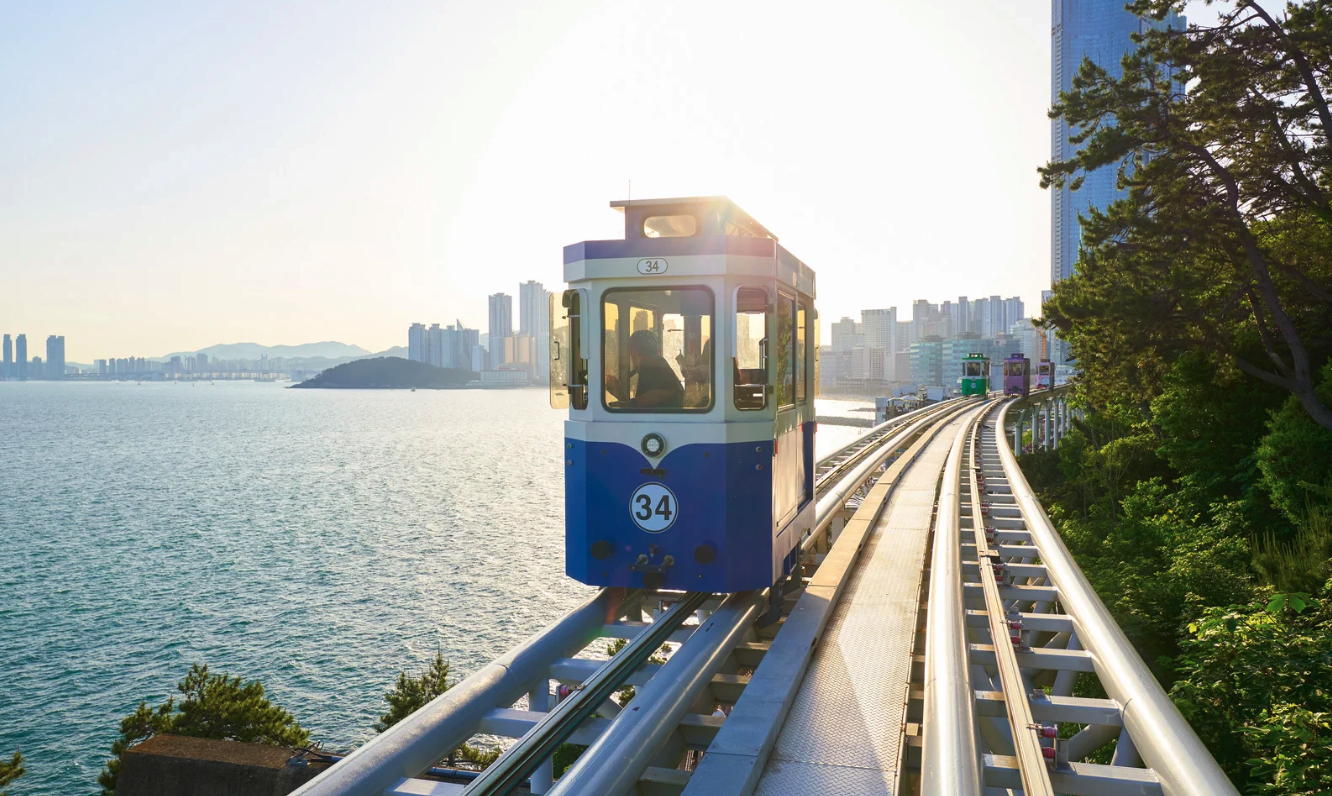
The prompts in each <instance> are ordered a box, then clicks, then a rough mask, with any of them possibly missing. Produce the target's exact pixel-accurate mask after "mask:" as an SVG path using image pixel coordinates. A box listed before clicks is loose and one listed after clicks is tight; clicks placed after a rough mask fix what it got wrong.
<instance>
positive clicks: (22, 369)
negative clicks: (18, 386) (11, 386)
mask: <svg viewBox="0 0 1332 796" xmlns="http://www.w3.org/2000/svg"><path fill="white" fill-rule="evenodd" d="M14 378H16V379H26V378H28V336H27V335H26V334H21V335H19V336H18V337H15V338H14Z"/></svg>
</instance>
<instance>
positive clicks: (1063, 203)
mask: <svg viewBox="0 0 1332 796" xmlns="http://www.w3.org/2000/svg"><path fill="white" fill-rule="evenodd" d="M1124 5H1125V3H1124V0H1053V25H1052V26H1051V28H1050V78H1051V79H1050V97H1051V101H1052V102H1057V101H1058V100H1059V92H1060V91H1070V90H1072V88H1073V76H1074V75H1076V74H1077V73H1078V68H1079V67H1080V66H1081V65H1082V59H1083V58H1090V59H1091V60H1092V62H1093V63H1095V64H1096V65H1097V66H1100V67H1102V68H1103V69H1105V70H1106V71H1107V72H1109V73H1110V75H1111V76H1112V77H1120V76H1121V75H1122V74H1123V72H1122V70H1121V69H1120V61H1121V60H1123V58H1124V56H1125V55H1127V54H1128V53H1130V52H1132V51H1133V49H1134V47H1136V45H1135V44H1134V43H1133V40H1132V38H1131V36H1132V35H1133V34H1134V33H1142V32H1145V31H1147V30H1149V29H1151V28H1152V27H1155V26H1161V27H1169V28H1174V29H1181V28H1183V27H1184V25H1185V24H1186V20H1185V19H1184V18H1183V17H1180V16H1178V15H1176V14H1175V13H1173V12H1171V14H1170V16H1168V17H1167V18H1166V19H1165V20H1164V21H1163V22H1160V23H1158V22H1156V21H1154V20H1151V19H1144V18H1141V17H1137V16H1135V15H1133V14H1130V13H1129V12H1128V11H1127V10H1125V8H1124ZM1050 126H1051V129H1050V145H1051V151H1050V154H1051V156H1052V157H1054V158H1055V159H1056V160H1067V159H1068V158H1070V157H1072V155H1073V153H1074V152H1075V151H1076V148H1075V147H1074V146H1073V145H1072V144H1070V143H1069V142H1068V134H1069V130H1068V129H1067V127H1066V125H1065V123H1064V120H1062V119H1054V120H1052V121H1051V123H1050ZM1115 171H1116V170H1115V169H1114V168H1112V167H1106V168H1101V169H1097V170H1096V171H1094V172H1092V173H1090V174H1088V175H1087V177H1086V181H1085V182H1084V183H1083V184H1082V187H1081V188H1079V189H1078V190H1076V191H1070V190H1069V189H1068V188H1060V189H1059V190H1057V191H1051V192H1050V202H1051V204H1050V282H1051V284H1053V283H1055V282H1058V281H1059V280H1061V279H1067V278H1068V277H1069V276H1071V275H1072V273H1073V264H1074V263H1075V262H1077V259H1078V243H1079V241H1080V240H1081V237H1082V227H1081V224H1079V222H1078V215H1079V214H1085V213H1086V212H1087V208H1089V207H1097V208H1101V209H1104V208H1106V207H1108V206H1109V205H1110V203H1111V202H1113V201H1115V200H1116V199H1119V198H1121V197H1123V196H1124V195H1125V192H1124V191H1121V190H1119V189H1118V188H1117V187H1116V186H1115V183H1116V174H1115Z"/></svg>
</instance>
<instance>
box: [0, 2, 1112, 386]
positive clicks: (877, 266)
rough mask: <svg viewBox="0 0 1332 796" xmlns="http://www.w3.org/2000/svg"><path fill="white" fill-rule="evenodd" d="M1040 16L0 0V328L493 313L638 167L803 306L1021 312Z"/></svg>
mask: <svg viewBox="0 0 1332 796" xmlns="http://www.w3.org/2000/svg"><path fill="white" fill-rule="evenodd" d="M1111 1H1112V2H1116V1H1117V0H1111ZM1049 15H1050V4H1049V2H1046V1H1045V0H1041V2H1029V1H1027V0H1023V1H1019V0H1004V1H1003V2H994V0H952V2H949V3H922V2H918V1H916V0H913V1H912V2H907V0H880V1H879V2H851V1H849V0H847V1H843V2H823V3H810V2H808V0H806V1H805V2H799V3H797V2H777V1H776V0H762V2H731V1H730V0H672V1H671V2H655V3H650V2H631V1H630V0H610V1H609V2H595V1H594V0H560V1H559V2H554V1H550V2H530V3H518V2H507V1H506V0H493V1H491V2H449V1H441V0H433V1H427V0H397V1H396V2H393V3H365V2H350V1H347V0H325V1H324V2H305V3H299V2H272V1H271V0H270V1H269V2H230V3H190V4H183V3H176V2H164V1H163V2H149V1H147V0H141V1H140V2H127V3H91V2H85V3H73V2H58V1H57V0H43V2H18V1H17V0H15V1H14V2H3V3H0V175H3V176H2V177H0V332H8V333H11V334H16V333H18V332H26V333H27V334H28V339H29V341H30V342H29V351H30V353H35V354H37V355H43V356H44V354H45V351H44V350H43V349H42V348H41V345H40V343H39V342H38V343H36V344H35V343H34V341H41V340H44V339H45V337H46V335H48V334H64V335H66V338H67V356H68V359H69V360H70V361H79V362H91V361H92V359H94V358H98V357H111V356H130V355H140V356H152V355H157V354H161V353H164V352H167V351H176V350H192V349H196V348H201V347H204V346H207V345H211V344H214V343H223V342H239V341H254V342H260V343H267V344H295V343H302V342H311V341H317V340H340V341H343V342H347V343H356V344H359V345H362V346H364V347H366V348H369V349H371V350H380V349H383V348H387V347H389V346H391V345H403V344H405V342H406V336H407V334H406V333H407V326H408V324H409V323H411V322H413V321H423V322H426V323H430V322H444V323H449V322H452V320H453V319H454V318H455V317H457V318H461V319H462V321H463V322H464V323H466V324H467V325H469V326H474V327H479V328H481V329H482V330H484V329H485V324H486V317H485V316H486V301H485V297H486V295H487V294H489V293H493V292H496V291H504V292H507V293H510V294H513V295H516V293H517V285H518V283H519V282H520V281H523V280H526V279H538V280H541V281H543V282H545V283H546V284H547V287H551V288H558V286H559V283H560V282H561V279H562V276H561V273H562V259H561V249H562V247H563V246H564V245H565V244H569V243H574V242H576V241H579V240H585V239H597V238H610V237H619V236H620V235H621V233H622V226H621V225H622V221H621V216H620V215H619V214H618V213H616V212H614V211H612V210H610V209H609V208H608V207H607V203H608V202H609V201H610V200H612V199H621V198H624V196H625V194H626V190H627V188H626V186H627V182H628V181H629V180H632V181H633V195H634V197H636V198H648V197H653V196H681V195H698V194H726V195H729V196H730V197H731V198H732V199H734V200H735V201H736V202H737V203H739V204H740V205H741V206H742V207H744V208H745V209H746V210H747V211H749V212H750V213H751V214H752V215H753V216H754V217H755V218H757V219H758V220H759V221H760V222H761V223H763V224H764V225H765V226H767V227H768V228H769V229H771V230H773V231H774V232H775V233H776V234H777V235H778V236H779V237H780V238H781V240H782V243H783V244H785V245H786V246H787V247H788V248H789V249H790V250H791V251H793V252H794V253H795V254H796V255H797V256H798V257H800V258H801V259H803V260H805V261H806V262H808V263H809V264H810V265H811V266H812V267H813V268H814V269H815V270H816V271H817V272H818V274H819V307H820V314H821V316H822V318H823V320H824V323H825V325H826V324H827V323H828V322H830V321H832V320H836V319H837V318H838V317H840V316H842V315H855V314H857V313H858V312H859V310H860V309H861V308H866V307H886V306H894V305H895V306H897V307H899V309H900V310H901V311H902V313H901V316H900V317H903V318H905V317H907V316H908V315H909V312H910V311H909V305H910V303H911V301H912V300H914V299H919V298H928V299H930V300H931V301H934V302H940V301H943V300H947V299H954V300H955V299H956V298H957V296H958V295H959V294H965V295H968V296H970V297H972V298H975V297H978V296H988V295H991V294H1000V295H1003V296H1010V295H1015V294H1016V295H1021V296H1022V298H1023V299H1024V300H1025V301H1026V302H1027V306H1028V307H1029V308H1030V309H1029V311H1031V310H1034V309H1035V308H1036V306H1037V301H1038V299H1039V295H1040V291H1041V289H1043V288H1045V287H1047V286H1048V285H1047V282H1048V274H1049V223H1050V220H1049V215H1050V211H1049V197H1048V195H1047V194H1046V192H1044V191H1042V190H1041V189H1040V188H1039V187H1038V185H1037V176H1036V167H1037V166H1038V165H1040V164H1042V163H1043V162H1044V161H1045V159H1046V158H1047V157H1048V154H1049V135H1050V127H1049V121H1048V120H1047V119H1046V117H1045V111H1046V109H1047V106H1048V104H1049V85H1050V73H1049V70H1050V64H1049V61H1050V18H1049ZM516 304H517V301H516V300H515V308H514V309H515V312H516V310H517V307H516ZM825 339H826V337H825Z"/></svg>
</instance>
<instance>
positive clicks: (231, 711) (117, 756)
mask: <svg viewBox="0 0 1332 796" xmlns="http://www.w3.org/2000/svg"><path fill="white" fill-rule="evenodd" d="M176 689H177V690H178V691H180V693H181V699H180V701H179V702H177V700H176V698H175V697H171V698H169V699H167V701H166V702H164V703H162V704H161V705H158V706H157V708H156V709H152V708H149V707H148V703H147V702H146V701H145V702H140V703H139V707H138V708H137V709H136V710H135V711H134V712H133V713H131V714H130V715H129V716H126V717H125V718H124V719H123V720H122V721H121V722H120V736H119V737H118V738H116V740H115V742H113V743H112V744H111V755H112V757H111V759H110V760H108V761H107V763H106V768H104V769H102V773H101V775H100V776H99V777H98V778H97V781H98V783H100V784H101V786H102V796H115V792H116V780H117V779H118V777H119V776H120V769H121V765H122V763H123V760H122V758H121V754H122V753H123V752H124V751H125V750H126V749H129V748H130V747H132V746H134V745H136V744H139V743H142V742H143V741H146V740H147V739H149V738H151V737H153V736H154V735H168V734H169V735H187V736H192V737H195V738H215V739H219V740H228V741H241V742H243V743H258V744H267V745H269V746H290V747H298V746H303V745H304V744H306V743H307V742H308V741H309V740H310V733H309V732H307V731H306V730H304V729H302V728H301V726H300V725H299V724H297V723H296V719H295V718H293V717H292V715H291V714H290V713H288V712H287V711H285V710H283V709H282V708H280V707H278V706H276V705H274V704H273V703H271V702H269V701H268V699H267V698H266V697H265V696H264V687H263V685H262V684H260V683H259V682H257V681H256V682H250V683H243V682H242V681H241V679H240V678H239V677H227V676H226V675H224V674H209V673H208V667H207V666H206V665H204V666H201V665H199V664H197V663H196V664H194V665H193V666H192V667H190V671H189V673H188V674H187V675H185V679H184V680H181V681H180V683H179V684H177V686H176Z"/></svg>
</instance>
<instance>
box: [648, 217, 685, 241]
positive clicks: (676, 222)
mask: <svg viewBox="0 0 1332 796" xmlns="http://www.w3.org/2000/svg"><path fill="white" fill-rule="evenodd" d="M697 232H698V219H696V218H694V217H693V216H649V217H648V218H647V220H645V221H644V222H643V237H645V238H687V237H689V236H690V235H693V234H695V233H697Z"/></svg>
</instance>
